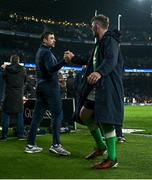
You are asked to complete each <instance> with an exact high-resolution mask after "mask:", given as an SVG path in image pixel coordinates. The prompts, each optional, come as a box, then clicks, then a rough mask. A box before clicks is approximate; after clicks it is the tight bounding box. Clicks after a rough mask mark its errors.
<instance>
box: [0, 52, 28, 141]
mask: <svg viewBox="0 0 152 180" xmlns="http://www.w3.org/2000/svg"><path fill="white" fill-rule="evenodd" d="M19 60H20V59H19V56H17V55H12V56H11V57H10V62H11V64H10V65H7V66H5V65H3V67H4V75H3V77H4V82H5V89H4V101H3V105H2V108H3V115H2V137H1V140H6V138H7V132H8V127H9V118H10V116H12V115H13V116H16V124H17V136H18V138H19V139H22V138H23V134H24V119H23V89H24V82H25V79H26V72H25V69H24V67H23V66H21V65H19Z"/></svg>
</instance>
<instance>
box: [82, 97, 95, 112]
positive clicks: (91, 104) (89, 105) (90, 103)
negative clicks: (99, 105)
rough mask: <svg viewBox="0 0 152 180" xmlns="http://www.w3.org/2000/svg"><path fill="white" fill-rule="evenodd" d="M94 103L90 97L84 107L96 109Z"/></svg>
mask: <svg viewBox="0 0 152 180" xmlns="http://www.w3.org/2000/svg"><path fill="white" fill-rule="evenodd" d="M94 105H95V102H94V101H91V100H89V99H86V100H85V102H84V107H85V108H87V109H91V110H94Z"/></svg>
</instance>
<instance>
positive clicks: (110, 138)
mask: <svg viewBox="0 0 152 180" xmlns="http://www.w3.org/2000/svg"><path fill="white" fill-rule="evenodd" d="M103 129H104V132H105V138H106V145H107V151H108V158H109V159H111V160H113V161H114V160H116V135H115V130H114V127H113V126H112V125H103Z"/></svg>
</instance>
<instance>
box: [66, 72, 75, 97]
mask: <svg viewBox="0 0 152 180" xmlns="http://www.w3.org/2000/svg"><path fill="white" fill-rule="evenodd" d="M66 88H67V98H74V94H75V89H74V76H73V71H71V70H70V71H68V77H67V81H66Z"/></svg>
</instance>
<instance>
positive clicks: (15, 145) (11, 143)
mask: <svg viewBox="0 0 152 180" xmlns="http://www.w3.org/2000/svg"><path fill="white" fill-rule="evenodd" d="M124 127H125V128H140V129H145V130H146V132H145V133H147V134H150V133H151V134H152V107H151V106H145V107H138V106H136V107H135V106H134V107H131V106H127V107H126V108H125V122H124ZM125 136H126V139H127V141H126V143H124V144H117V157H118V161H119V167H118V168H117V169H108V170H92V169H91V166H92V165H93V164H94V163H95V162H98V161H101V160H102V159H103V158H102V157H98V159H96V160H93V161H87V160H85V159H84V156H85V155H86V154H88V153H89V152H90V151H91V150H92V148H93V145H94V144H93V139H92V137H91V136H90V134H89V132H88V131H87V129H86V128H85V127H83V126H80V127H79V129H78V130H77V132H75V133H69V134H62V135H61V140H62V144H63V145H64V147H65V148H66V149H68V150H69V151H71V153H72V155H71V156H70V157H61V156H57V155H55V154H51V153H49V152H48V149H49V146H50V144H51V135H45V136H40V137H37V144H38V145H39V146H41V147H43V148H44V151H43V152H42V153H37V154H26V153H24V148H25V145H26V142H25V141H18V140H16V139H8V141H6V142H0V178H1V179H4V178H5V179H7V178H9V179H13V178H16V179H17V178H19V179H22V178H24V179H35V178H37V179H151V178H152V171H151V165H152V163H151V162H152V153H151V152H152V137H151V136H143V135H136V134H129V135H127V134H126V135H125Z"/></svg>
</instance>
